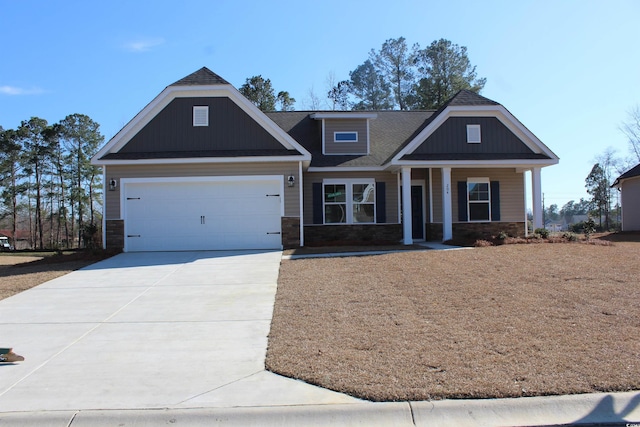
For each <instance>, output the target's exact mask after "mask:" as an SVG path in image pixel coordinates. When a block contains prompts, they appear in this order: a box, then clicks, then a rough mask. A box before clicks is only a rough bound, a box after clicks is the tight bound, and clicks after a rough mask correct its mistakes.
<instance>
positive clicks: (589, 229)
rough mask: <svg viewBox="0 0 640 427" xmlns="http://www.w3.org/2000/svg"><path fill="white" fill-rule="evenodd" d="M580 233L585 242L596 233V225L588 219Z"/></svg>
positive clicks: (591, 219)
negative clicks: (582, 234) (585, 239)
mask: <svg viewBox="0 0 640 427" xmlns="http://www.w3.org/2000/svg"><path fill="white" fill-rule="evenodd" d="M582 232H583V233H584V236H585V237H586V238H587V240H589V239H590V238H591V235H592V234H593V233H595V232H596V223H595V222H594V221H593V218H591V217H589V219H587V220H586V221H585V222H584V225H583V229H582Z"/></svg>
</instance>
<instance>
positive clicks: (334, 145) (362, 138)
mask: <svg viewBox="0 0 640 427" xmlns="http://www.w3.org/2000/svg"><path fill="white" fill-rule="evenodd" d="M367 127H368V126H367V120H366V119H324V153H325V154H368V152H369V134H368V132H367ZM334 132H358V142H334Z"/></svg>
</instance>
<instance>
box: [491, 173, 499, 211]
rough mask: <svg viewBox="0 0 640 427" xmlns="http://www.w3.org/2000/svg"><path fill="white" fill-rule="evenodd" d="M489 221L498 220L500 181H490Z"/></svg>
mask: <svg viewBox="0 0 640 427" xmlns="http://www.w3.org/2000/svg"><path fill="white" fill-rule="evenodd" d="M491 221H500V181H491Z"/></svg>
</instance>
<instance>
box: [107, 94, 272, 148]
mask: <svg viewBox="0 0 640 427" xmlns="http://www.w3.org/2000/svg"><path fill="white" fill-rule="evenodd" d="M203 107H204V108H207V109H208V122H207V125H206V126H195V125H194V122H193V120H194V116H193V114H194V108H201V109H202V108H203ZM283 148H284V147H283V146H282V144H280V142H278V141H277V140H276V139H275V138H274V137H273V136H272V135H271V134H270V133H269V132H267V131H266V130H265V129H264V128H263V127H262V126H260V125H259V124H258V123H256V121H255V120H253V118H251V117H250V116H249V115H248V114H247V113H245V112H244V111H243V110H242V109H241V108H240V107H238V106H237V105H236V104H235V103H234V102H233V101H231V100H230V99H229V98H222V97H220V98H216V97H209V98H201V97H193V98H176V99H174V100H173V101H171V102H170V103H169V105H167V106H166V107H165V108H164V109H163V110H162V111H160V113H158V114H157V115H156V116H155V117H154V118H153V119H152V120H151V121H150V122H149V123H147V124H146V125H145V126H144V127H143V128H142V129H141V130H140V131H139V132H138V133H137V134H136V135H135V136H133V138H131V140H130V141H129V142H128V143H127V144H126V145H125V146H124V147H122V148H121V149H120V150H119V151H118V152H119V153H164V152H198V151H209V152H211V151H252V150H262V151H264V150H267V151H268V150H276V151H282V150H283Z"/></svg>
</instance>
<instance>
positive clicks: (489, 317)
mask: <svg viewBox="0 0 640 427" xmlns="http://www.w3.org/2000/svg"><path fill="white" fill-rule="evenodd" d="M608 240H610V241H615V243H613V245H610V246H603V245H586V244H581V243H566V244H536V245H503V246H496V247H485V248H475V249H472V250H465V251H446V252H443V251H420V252H418V251H414V252H406V253H396V254H386V255H378V256H365V257H341V258H329V259H322V258H321V259H302V260H291V261H283V262H282V266H281V269H280V277H279V284H278V293H277V297H276V304H275V311H274V318H273V322H272V327H271V332H270V336H269V348H268V353H267V362H266V365H267V369H269V370H271V371H273V372H276V373H279V374H282V375H285V376H288V377H292V378H298V379H301V380H304V381H307V382H309V383H312V384H317V385H320V386H323V387H326V388H329V389H332V390H336V391H340V392H344V393H348V394H350V395H353V396H356V397H360V398H364V399H369V400H374V401H398V400H429V399H443V398H494V397H496V398H497V397H518V396H533V395H555V394H572V393H585V392H599V391H626V390H637V389H640V340H639V339H638V337H639V336H640V243H638V242H637V240H638V239H637V237H636V238H630V239H626V240H636V241H631V242H630V241H625V239H621V240H622V241H620V239H617V238H610V239H608Z"/></svg>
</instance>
